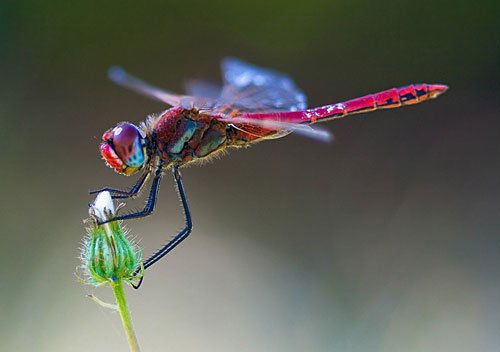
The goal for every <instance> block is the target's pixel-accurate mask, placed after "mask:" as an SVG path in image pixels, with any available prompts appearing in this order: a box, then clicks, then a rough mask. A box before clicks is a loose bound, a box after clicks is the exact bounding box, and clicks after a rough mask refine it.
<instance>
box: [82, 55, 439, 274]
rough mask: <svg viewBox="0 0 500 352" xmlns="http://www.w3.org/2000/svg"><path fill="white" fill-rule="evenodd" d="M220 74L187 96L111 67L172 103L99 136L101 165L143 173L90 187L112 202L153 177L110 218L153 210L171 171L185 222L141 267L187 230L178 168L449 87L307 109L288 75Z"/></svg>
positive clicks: (315, 132)
mask: <svg viewBox="0 0 500 352" xmlns="http://www.w3.org/2000/svg"><path fill="white" fill-rule="evenodd" d="M222 74H223V79H224V84H223V86H222V87H218V86H216V85H214V84H212V83H207V82H203V81H192V82H191V83H190V84H189V85H188V95H178V94H174V93H170V92H168V91H165V90H162V89H159V88H157V87H154V86H152V85H149V84H147V83H145V82H143V81H141V80H139V79H138V78H135V77H133V76H131V75H129V74H128V73H126V72H125V71H124V70H123V69H121V68H119V67H113V68H111V69H110V71H109V76H110V78H111V80H112V81H114V82H115V83H117V84H119V85H121V86H124V87H127V88H129V89H131V90H133V91H136V92H138V93H140V94H143V95H145V96H148V97H150V98H154V99H156V100H159V101H161V102H164V103H166V104H168V105H170V106H172V107H171V108H170V109H167V110H165V111H163V112H161V113H159V114H155V115H151V116H149V117H148V118H147V119H146V121H145V122H143V123H141V124H140V125H139V126H136V125H134V124H132V123H130V122H121V123H119V124H118V125H117V126H116V127H114V128H112V129H110V130H108V131H106V132H105V133H104V135H103V137H102V139H103V143H102V144H101V146H100V151H101V154H102V156H103V158H104V160H105V161H106V163H107V165H108V166H110V167H112V168H113V169H114V170H115V171H116V172H118V173H121V174H124V175H127V176H130V175H132V174H135V173H137V172H139V171H141V172H142V175H141V176H140V177H139V179H138V181H137V182H136V183H135V184H134V185H133V186H132V187H131V188H130V189H129V190H120V189H113V188H104V189H101V190H98V191H93V192H91V193H96V192H100V191H104V190H106V191H109V192H111V193H112V196H113V198H115V199H116V198H122V199H123V198H128V197H134V196H136V195H137V194H138V193H139V192H140V190H141V189H142V188H143V186H144V184H145V183H146V180H147V179H148V178H149V177H150V176H152V177H153V181H152V183H151V188H150V192H149V197H148V199H147V202H146V205H145V207H144V209H143V210H142V211H139V212H135V213H129V214H124V215H121V216H117V217H116V218H114V219H111V220H109V221H112V220H125V219H131V218H138V217H144V216H147V215H149V214H151V213H152V211H153V210H154V207H155V203H156V198H157V193H158V186H159V183H160V179H161V176H162V171H163V170H164V169H166V168H168V167H171V168H172V170H173V175H174V178H175V181H176V185H177V189H178V191H179V194H180V196H181V200H182V205H183V209H184V215H185V220H186V225H185V228H184V229H183V230H182V231H181V232H180V233H179V234H178V235H176V236H175V237H174V238H173V239H172V240H171V241H169V242H168V243H167V244H166V245H165V246H164V247H162V248H161V249H159V250H158V251H157V252H156V253H155V254H154V255H152V256H151V257H150V258H149V259H147V260H146V261H145V262H144V268H145V269H147V268H148V267H149V266H151V265H153V264H154V263H156V262H157V261H158V260H159V259H161V258H162V257H163V256H164V255H166V254H167V253H168V252H170V251H171V250H172V249H173V248H175V247H176V246H177V245H178V244H179V243H180V242H181V241H182V240H184V239H185V238H186V237H187V236H188V235H189V233H190V232H191V228H192V221H191V214H190V212H189V207H188V204H187V200H186V196H185V192H184V187H183V183H182V178H181V174H180V172H179V167H182V166H184V165H187V164H192V163H202V162H204V161H206V160H209V159H210V158H211V157H213V156H214V155H219V154H221V153H222V152H223V151H225V150H226V149H228V148H238V147H243V146H248V145H250V144H253V143H256V142H260V141H263V140H266V139H274V138H280V137H283V136H286V135H287V134H289V133H291V132H295V133H299V134H305V135H307V136H310V137H313V138H317V139H320V140H329V139H330V134H329V133H328V132H327V131H325V130H322V129H318V128H313V127H311V125H313V124H315V123H317V122H324V121H328V120H333V119H338V118H342V117H345V116H348V115H352V114H359V113H364V112H370V111H374V110H377V109H391V108H397V107H400V106H405V105H412V104H417V103H420V102H423V101H425V100H428V99H432V98H436V97H437V96H439V95H440V94H442V93H443V92H445V91H446V90H447V89H448V87H447V86H445V85H441V84H425V83H421V84H411V85H408V86H405V87H402V88H392V89H388V90H384V91H381V92H379V93H375V94H369V95H365V96H363V97H360V98H356V99H352V100H348V101H345V102H341V103H335V104H330V105H325V106H320V107H317V108H309V109H308V108H307V103H306V96H305V95H304V93H302V91H301V90H300V89H299V88H298V87H297V86H296V85H295V83H294V82H293V80H292V79H291V78H290V77H288V76H287V75H284V74H281V73H278V72H276V71H273V70H270V69H264V68H260V67H257V66H253V65H250V64H248V63H245V62H243V61H241V60H238V59H234V58H226V59H224V60H223V61H222Z"/></svg>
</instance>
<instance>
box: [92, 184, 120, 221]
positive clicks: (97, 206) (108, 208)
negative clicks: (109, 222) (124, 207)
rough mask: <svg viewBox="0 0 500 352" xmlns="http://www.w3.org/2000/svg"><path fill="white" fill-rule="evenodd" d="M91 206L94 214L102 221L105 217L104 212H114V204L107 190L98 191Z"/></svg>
mask: <svg viewBox="0 0 500 352" xmlns="http://www.w3.org/2000/svg"><path fill="white" fill-rule="evenodd" d="M91 207H92V208H93V210H94V214H95V216H96V217H98V218H99V220H101V221H104V220H106V219H107V216H106V214H107V213H108V214H109V213H111V214H115V204H114V203H113V199H112V198H111V194H110V193H109V192H108V191H105V192H100V193H99V194H97V197H95V200H94V203H92V205H91Z"/></svg>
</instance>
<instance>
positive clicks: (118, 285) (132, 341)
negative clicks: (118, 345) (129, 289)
mask: <svg viewBox="0 0 500 352" xmlns="http://www.w3.org/2000/svg"><path fill="white" fill-rule="evenodd" d="M111 287H113V292H114V293H115V297H116V304H117V305H118V311H119V312H120V317H121V318H122V323H123V328H124V329H125V332H126V333H127V340H128V344H129V346H130V351H131V352H140V348H139V344H138V343H137V337H136V336H135V331H134V327H133V326H132V317H131V316H130V311H129V310H128V306H127V300H126V299H125V291H124V290H123V281H122V280H118V281H117V282H115V283H113V284H112V285H111Z"/></svg>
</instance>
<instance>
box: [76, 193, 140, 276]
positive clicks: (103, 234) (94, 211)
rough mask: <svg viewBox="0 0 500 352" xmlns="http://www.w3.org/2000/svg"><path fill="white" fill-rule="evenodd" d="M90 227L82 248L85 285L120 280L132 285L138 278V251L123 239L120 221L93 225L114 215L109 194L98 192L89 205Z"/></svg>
mask: <svg viewBox="0 0 500 352" xmlns="http://www.w3.org/2000/svg"><path fill="white" fill-rule="evenodd" d="M89 212H90V216H91V220H92V225H91V226H90V227H89V228H87V237H86V239H85V242H84V246H83V249H82V255H81V258H82V268H83V270H84V272H85V274H86V277H87V280H86V281H87V282H88V283H89V284H92V285H95V286H99V285H101V284H104V283H106V282H109V283H114V282H117V281H119V280H123V281H125V282H128V283H132V282H134V281H137V280H138V279H140V278H141V275H142V273H141V272H139V274H137V272H136V271H137V269H141V257H142V254H141V250H140V248H138V246H137V245H136V244H135V243H133V242H131V241H130V240H129V239H128V238H127V231H126V230H124V229H123V226H122V222H121V221H111V222H109V223H106V224H104V225H97V224H96V220H99V221H105V220H107V219H110V218H111V217H113V216H114V215H115V207H114V204H113V200H112V199H111V195H110V194H109V192H101V193H99V194H98V195H97V197H96V199H95V201H94V203H93V204H91V206H90V210H89Z"/></svg>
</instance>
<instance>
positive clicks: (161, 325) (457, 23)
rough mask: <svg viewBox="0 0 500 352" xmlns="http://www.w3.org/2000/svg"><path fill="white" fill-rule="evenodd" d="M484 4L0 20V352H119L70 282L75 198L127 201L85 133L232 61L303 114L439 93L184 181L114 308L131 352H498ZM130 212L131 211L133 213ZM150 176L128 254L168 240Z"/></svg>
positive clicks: (194, 5)
mask: <svg viewBox="0 0 500 352" xmlns="http://www.w3.org/2000/svg"><path fill="white" fill-rule="evenodd" d="M499 13H500V3H499V2H498V1H485V0H480V1H475V2H471V1H451V0H450V1H426V0H424V1H407V0H404V1H391V2H380V1H368V0H358V1H347V0H338V1H322V0H309V1H291V0H288V1H284V0H280V1H262V0H255V1H249V2H234V1H228V0H215V1H189V0H184V1H169V2H167V1H149V2H142V3H141V2H137V1H134V2H132V1H106V2H101V1H80V2H68V1H8V0H7V1H6V0H3V1H2V2H1V3H0V77H1V84H0V118H1V125H2V128H1V129H0V131H1V132H0V133H1V138H0V143H1V149H0V150H1V153H0V158H1V163H2V164H1V165H2V172H1V175H2V176H1V185H2V188H3V190H2V194H3V197H2V198H3V199H2V204H1V205H0V207H1V213H0V221H1V224H2V226H1V230H0V236H1V237H0V238H1V240H2V245H1V246H0V248H1V249H0V251H1V253H0V254H1V255H0V258H1V260H2V262H1V264H2V265H1V269H0V270H1V278H2V280H1V284H0V285H1V300H0V309H1V311H0V350H1V351H126V350H127V345H126V340H125V337H124V334H123V331H122V328H121V325H120V321H119V317H118V315H117V314H114V313H113V312H110V311H108V310H105V309H103V308H101V307H99V306H97V305H96V304H94V303H93V302H91V301H90V300H89V299H87V298H85V294H87V293H95V294H96V295H97V296H98V297H100V298H102V299H104V300H108V301H110V300H112V297H111V296H110V292H109V291H110V290H109V288H99V289H93V288H92V287H85V286H82V285H81V284H79V283H78V282H77V281H76V278H75V276H74V274H73V273H74V271H75V268H76V267H77V266H78V265H79V262H78V256H79V251H78V247H79V246H80V244H81V240H82V238H83V235H84V229H83V224H82V219H83V218H85V217H86V214H87V204H88V203H89V202H90V201H91V200H92V198H91V197H90V196H89V195H88V194H87V191H88V190H89V189H94V188H96V187H100V186H105V185H110V186H128V185H130V184H131V183H132V182H133V180H132V179H131V178H126V177H123V176H119V175H117V174H115V173H114V172H113V171H112V170H111V169H109V168H107V167H106V166H105V165H104V164H103V162H102V160H101V159H100V157H99V155H98V151H97V146H98V143H99V140H100V136H101V134H102V132H103V131H104V130H106V129H108V128H109V127H112V126H114V125H115V124H116V123H117V122H119V121H122V120H129V121H133V122H139V121H141V120H143V119H144V117H145V116H146V115H147V114H149V113H153V112H158V111H161V110H163V109H164V108H165V107H164V106H162V105H161V104H159V103H156V102H154V101H149V100H147V99H145V98H143V97H141V96H138V95H135V94H134V93H132V92H129V91H126V90H124V89H122V88H119V87H116V86H114V85H113V84H112V83H111V82H109V81H108V80H107V78H106V70H107V68H108V67H109V66H111V65H115V64H119V65H122V66H124V67H125V68H127V69H128V70H129V71H130V72H132V73H134V74H136V75H138V76H139V77H142V78H144V79H145V80H147V81H150V82H152V83H155V84H157V85H160V86H162V87H165V88H168V89H171V90H174V91H181V90H182V87H183V81H184V80H185V79H187V78H193V77H198V78H204V79H210V80H219V61H220V59H221V58H222V57H224V56H228V55H231V56H236V57H240V58H242V59H244V60H247V61H249V62H252V63H255V64H257V65H261V66H264V67H272V68H275V69H277V70H279V71H282V72H286V73H289V74H290V75H291V76H292V77H294V79H295V80H296V82H297V84H298V85H299V86H300V87H301V88H302V89H303V90H304V91H305V92H306V94H307V95H308V97H309V104H310V105H311V106H314V105H320V104H326V103H333V102H337V101H342V100H345V99H349V98H353V97H357V96H360V95H364V94H367V93H371V92H374V91H377V90H382V89H386V88H391V87H394V86H401V85H405V84H408V83H411V82H415V83H418V82H427V83H446V84H448V85H450V87H451V88H450V90H449V92H448V93H447V94H445V95H444V96H442V97H440V98H439V99H437V100H435V101H432V102H429V103H425V104H421V105H417V106H413V107H411V108H404V109H397V110H391V111H383V112H375V113H372V114H369V115H364V116H356V117H352V118H348V119H344V120H339V121H336V122H331V123H329V124H327V127H328V128H330V129H331V130H332V131H333V133H334V134H335V137H336V140H335V141H334V142H333V143H331V144H321V143H317V142H314V141H310V140H307V139H304V138H301V137H297V136H290V137H287V138H284V139H280V140H276V141H269V142H265V143H261V144H258V145H256V146H254V147H252V148H250V149H246V150H241V151H235V152H232V153H230V154H229V155H228V156H226V157H224V158H223V159H221V160H217V161H215V162H213V163H211V164H209V165H205V166H203V167H192V168H188V169H186V170H184V172H183V174H184V181H185V185H186V190H187V193H188V196H189V199H190V204H191V207H192V213H193V217H194V224H195V228H194V232H193V234H192V235H191V237H190V238H189V239H188V240H187V241H186V242H184V243H183V244H182V245H181V246H180V247H179V248H177V249H176V250H175V251H174V252H172V253H171V254H170V255H169V256H168V257H167V259H166V260H163V261H162V262H160V264H158V265H156V266H154V267H153V268H152V269H151V270H150V271H148V272H147V276H146V280H145V282H144V285H143V287H142V289H141V290H139V291H134V290H132V289H130V290H128V292H129V300H130V305H131V308H132V311H133V316H134V320H135V325H136V330H137V333H138V337H139V340H140V342H141V344H142V348H143V350H144V351H218V352H222V351H304V350H307V351H370V352H372V351H454V352H456V351H492V350H497V349H498V346H499V344H500V306H499V304H500V303H499V302H500V275H499V273H498V267H499V265H500V238H499V230H500V218H499V210H500V185H499V176H500V162H499V152H500V145H499V142H498V134H499V131H500V105H499V103H498V97H499V93H500V68H499V67H500V65H499V63H500V41H499V38H500V20H499V19H498V18H499V16H498V15H499ZM137 205H140V203H138V204H137ZM182 223H183V221H182V214H181V210H180V208H179V202H178V199H177V195H176V194H175V191H174V188H173V182H172V180H171V179H170V178H169V177H166V178H165V180H164V183H163V185H162V189H161V192H160V198H159V204H158V209H157V211H156V213H155V214H154V215H153V216H151V217H149V218H147V219H145V220H138V221H134V222H130V223H129V227H130V229H131V232H132V234H134V235H135V236H137V237H138V238H140V240H141V245H142V246H143V247H144V251H145V254H146V255H147V254H149V253H151V252H152V251H153V250H154V249H155V248H157V247H159V246H160V245H161V244H162V243H163V242H165V241H166V239H167V238H169V236H170V235H171V234H173V233H175V231H176V230H177V229H179V228H180V227H181V226H182Z"/></svg>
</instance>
